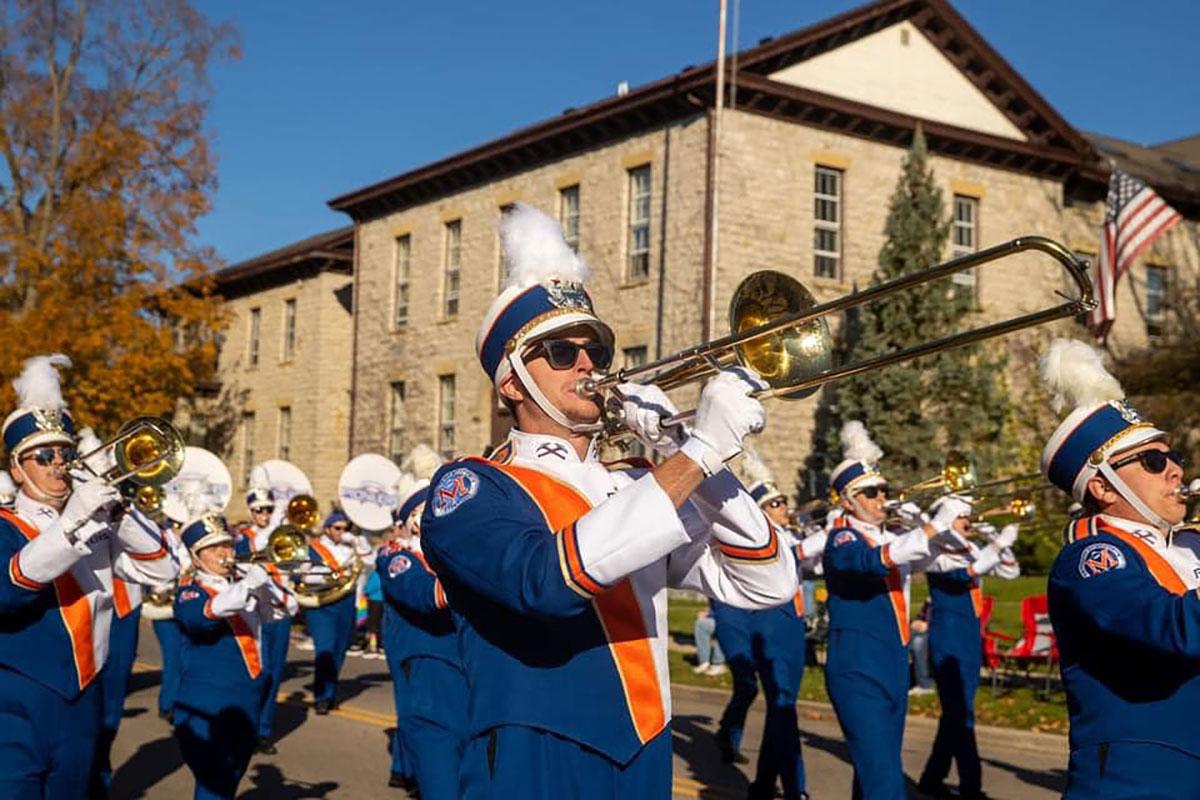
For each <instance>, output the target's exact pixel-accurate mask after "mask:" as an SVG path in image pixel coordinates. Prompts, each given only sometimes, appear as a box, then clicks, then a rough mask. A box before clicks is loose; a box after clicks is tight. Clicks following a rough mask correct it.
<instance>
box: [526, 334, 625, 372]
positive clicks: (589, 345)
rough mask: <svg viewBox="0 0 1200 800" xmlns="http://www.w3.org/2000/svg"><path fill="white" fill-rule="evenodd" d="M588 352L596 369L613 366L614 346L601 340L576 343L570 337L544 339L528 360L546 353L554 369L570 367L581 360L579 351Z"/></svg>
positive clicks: (527, 357) (534, 348)
mask: <svg viewBox="0 0 1200 800" xmlns="http://www.w3.org/2000/svg"><path fill="white" fill-rule="evenodd" d="M580 350H582V351H583V352H585V353H587V356H588V360H589V361H591V362H592V366H594V367H595V368H596V369H598V370H601V371H604V370H606V369H608V368H609V367H610V366H612V360H613V351H612V348H611V347H609V346H608V345H606V344H602V343H601V342H586V343H584V344H576V343H575V342H572V341H570V340H568V339H542V340H541V341H540V342H538V343H537V344H536V345H534V347H533V350H531V351H530V353H529V355H528V356H526V358H525V360H526V361H532V360H533V359H535V358H537V357H538V356H541V355H545V356H546V361H548V362H549V363H550V366H551V367H553V368H554V369H570V368H571V367H573V366H575V362H577V361H578V360H579V351H580Z"/></svg>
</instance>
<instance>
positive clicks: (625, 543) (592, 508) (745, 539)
mask: <svg viewBox="0 0 1200 800" xmlns="http://www.w3.org/2000/svg"><path fill="white" fill-rule="evenodd" d="M421 531H422V542H423V550H424V552H425V555H426V556H427V558H428V559H429V563H430V565H431V566H432V567H433V568H434V570H435V571H436V572H437V575H438V577H439V578H440V580H441V581H442V585H443V587H444V589H445V592H446V595H447V597H448V599H449V603H450V606H451V608H452V609H454V612H455V614H456V619H457V624H458V627H459V652H460V655H461V657H462V662H463V668H464V671H465V672H466V674H467V675H468V676H469V681H468V682H469V685H470V697H469V708H468V720H467V743H466V746H465V748H464V754H463V764H462V774H461V779H460V787H459V788H460V793H461V796H462V797H464V798H512V797H522V798H531V799H532V800H536V799H537V798H552V797H553V798H557V797H564V796H568V797H577V798H590V797H606V798H609V797H614V796H623V797H638V798H653V797H659V798H667V797H670V794H671V739H670V684H669V678H668V672H667V650H666V630H667V618H666V611H667V604H666V594H667V591H666V590H667V587H669V586H674V587H680V588H688V589H693V590H699V591H703V592H705V593H707V594H709V595H711V596H715V597H716V598H718V599H721V600H722V601H724V602H727V603H731V604H735V605H738V606H741V607H747V608H763V607H769V606H773V605H778V604H780V603H783V602H788V601H790V599H791V597H792V596H793V595H794V594H795V591H796V574H795V566H794V564H793V563H792V560H791V559H788V558H782V557H781V555H782V554H781V553H780V547H781V545H780V542H779V537H778V535H777V532H776V530H775V529H774V527H773V526H772V525H771V524H770V523H769V522H768V521H767V519H766V517H765V516H764V514H763V513H762V511H761V510H760V509H759V508H758V507H757V506H756V504H755V503H754V501H753V500H752V499H751V498H750V497H749V495H747V494H746V493H745V491H744V490H743V489H742V487H741V485H740V484H739V483H738V482H737V480H736V479H735V478H734V477H733V476H732V475H731V474H730V473H729V472H728V471H727V470H721V471H719V472H718V473H717V474H715V475H714V476H713V477H711V478H709V479H708V480H706V481H705V482H704V483H702V484H701V486H700V488H699V489H697V491H696V492H695V493H694V494H693V495H692V498H691V499H690V500H689V501H688V502H687V503H685V504H684V505H683V506H682V507H681V508H680V509H679V510H678V511H677V510H676V508H675V506H674V503H673V502H672V501H671V500H670V499H669V498H668V496H667V495H666V493H665V492H663V490H662V489H661V488H660V487H659V485H658V483H657V482H656V481H655V478H654V477H653V476H651V475H648V474H646V473H645V470H637V469H634V470H618V471H611V470H610V469H609V468H607V467H606V466H605V465H603V464H602V463H601V462H600V461H599V460H597V458H596V448H595V446H594V445H593V446H592V447H591V448H590V449H589V451H588V452H587V454H586V456H585V457H584V458H582V459H581V458H580V457H579V455H578V453H577V451H576V450H575V448H574V447H573V446H572V445H571V444H570V443H568V442H566V441H564V440H563V439H560V438H557V437H553V436H540V435H533V434H528V433H523V432H521V431H517V430H514V431H513V432H512V433H511V434H510V437H509V439H508V441H507V442H506V443H504V444H503V445H501V446H500V447H498V448H497V449H496V450H495V451H493V453H492V455H491V460H490V461H484V460H480V459H464V460H460V461H457V462H453V463H451V464H450V465H447V466H445V467H443V468H442V469H441V470H439V472H438V474H436V475H435V476H434V478H433V480H432V482H431V488H430V491H429V494H428V503H427V505H426V508H425V512H424V514H423V516H422V519H421Z"/></svg>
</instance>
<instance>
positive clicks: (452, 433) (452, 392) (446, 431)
mask: <svg viewBox="0 0 1200 800" xmlns="http://www.w3.org/2000/svg"><path fill="white" fill-rule="evenodd" d="M457 383H458V381H457V377H456V376H455V374H454V373H452V372H451V373H446V374H444V375H438V396H437V403H438V405H437V419H438V429H437V444H438V447H437V449H438V452H439V453H440V454H441V455H442V457H443V458H447V459H451V458H454V456H455V454H456V452H457V451H456V447H457V442H456V439H457V427H456V422H457V414H456V413H455V411H456V405H457V403H458V386H457ZM447 389H449V391H447ZM447 397H449V405H447V402H446V401H447ZM447 412H448V413H447ZM447 445H449V446H447Z"/></svg>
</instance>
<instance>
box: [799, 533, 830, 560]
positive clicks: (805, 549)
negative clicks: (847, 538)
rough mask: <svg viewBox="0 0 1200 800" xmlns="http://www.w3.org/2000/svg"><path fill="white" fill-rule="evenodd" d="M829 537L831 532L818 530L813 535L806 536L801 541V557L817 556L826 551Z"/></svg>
mask: <svg viewBox="0 0 1200 800" xmlns="http://www.w3.org/2000/svg"><path fill="white" fill-rule="evenodd" d="M828 539H829V534H827V533H825V531H818V532H817V533H814V534H813V535H811V536H806V537H804V539H803V540H802V541H801V542H800V553H801V556H800V557H801V558H805V559H809V558H815V557H817V556H819V555H821V553H823V552H825V542H826V541H827V540H828Z"/></svg>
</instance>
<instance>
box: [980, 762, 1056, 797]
mask: <svg viewBox="0 0 1200 800" xmlns="http://www.w3.org/2000/svg"><path fill="white" fill-rule="evenodd" d="M981 760H982V761H983V763H984V764H987V765H988V766H989V767H995V768H996V769H1002V770H1004V771H1005V772H1010V773H1012V775H1013V776H1014V777H1015V778H1017V780H1019V781H1021V782H1023V783H1027V784H1029V785H1030V786H1037V787H1040V788H1042V789H1049V790H1050V791H1052V792H1056V793H1062V792H1063V791H1065V790H1066V788H1067V771H1066V770H1065V769H1052V770H1032V769H1026V768H1025V767H1022V766H1021V765H1020V764H1010V763H1009V762H1007V761H1000V760H998V759H995V758H984V759H981Z"/></svg>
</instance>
